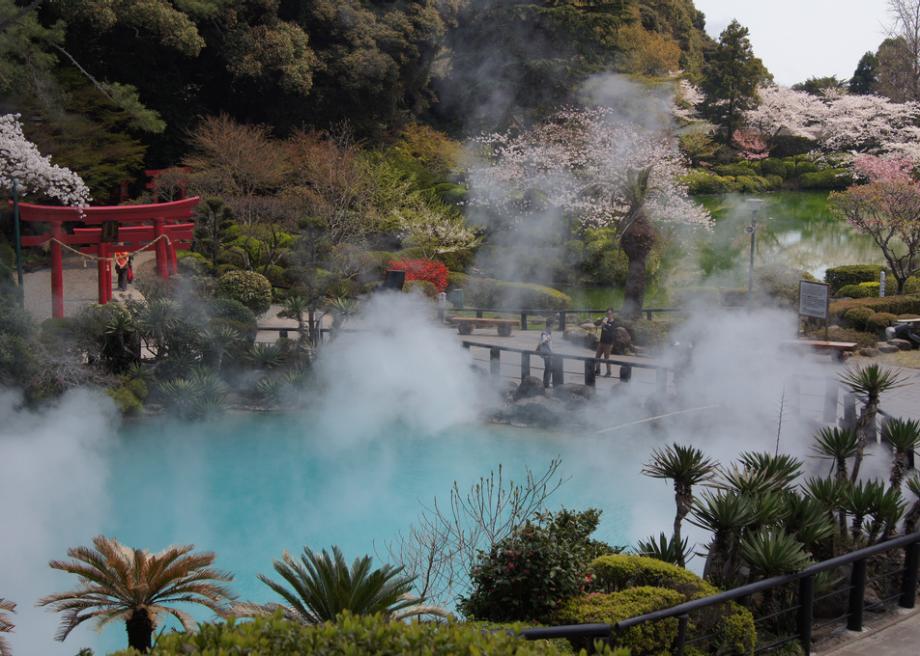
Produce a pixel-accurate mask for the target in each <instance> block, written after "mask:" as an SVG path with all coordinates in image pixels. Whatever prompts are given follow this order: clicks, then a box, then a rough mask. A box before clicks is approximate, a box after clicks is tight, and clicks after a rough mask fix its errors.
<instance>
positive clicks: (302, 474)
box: [68, 408, 670, 653]
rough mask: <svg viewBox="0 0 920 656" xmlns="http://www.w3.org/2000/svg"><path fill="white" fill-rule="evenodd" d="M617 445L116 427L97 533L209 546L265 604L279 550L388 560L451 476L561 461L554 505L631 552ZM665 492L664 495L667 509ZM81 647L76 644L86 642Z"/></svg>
mask: <svg viewBox="0 0 920 656" xmlns="http://www.w3.org/2000/svg"><path fill="white" fill-rule="evenodd" d="M356 411H358V412H359V411H360V409H359V408H358V409H356ZM621 446H622V445H620V446H616V445H614V443H613V442H611V441H610V440H609V439H608V440H599V439H597V438H590V437H585V436H577V435H574V436H573V435H552V434H545V433H540V432H536V431H523V430H519V429H512V428H503V427H497V426H494V427H493V426H482V425H470V426H465V427H460V428H455V429H452V430H450V431H448V432H446V433H442V434H439V435H417V434H411V433H408V432H406V431H405V429H401V428H398V427H394V428H392V429H391V430H384V431H383V435H382V436H381V437H377V438H373V439H369V440H361V441H358V442H352V443H350V444H340V443H337V441H336V436H335V435H328V434H316V433H313V432H312V431H311V429H310V422H309V420H308V419H305V418H303V417H284V416H277V415H271V416H268V415H266V416H259V415H245V416H228V417H225V418H223V419H221V420H219V421H216V422H211V423H207V424H193V425H180V424H170V423H162V422H159V421H158V422H155V423H154V422H146V423H139V424H134V425H131V426H128V427H126V428H124V429H123V430H122V432H121V434H120V435H119V437H118V439H117V440H116V441H115V443H114V446H113V447H112V448H110V449H109V451H108V454H107V455H106V459H107V461H108V462H107V464H108V471H109V473H108V482H107V495H108V498H109V502H108V503H109V510H108V513H107V519H106V520H105V523H104V526H103V527H102V530H103V531H104V532H105V533H106V534H108V535H114V536H117V537H118V539H119V540H121V541H122V542H124V543H125V544H128V545H132V546H139V547H146V548H149V549H151V550H159V549H162V548H163V547H165V546H167V545H169V544H172V543H178V544H189V543H191V544H195V545H196V547H197V548H198V549H207V550H213V551H215V552H216V553H217V562H216V565H217V566H218V567H220V568H222V569H226V570H230V571H231V572H233V573H234V575H235V581H234V583H233V584H232V587H233V589H234V591H235V592H236V593H237V594H238V595H239V596H240V598H241V599H247V600H253V601H269V600H272V599H273V597H272V594H271V592H270V591H269V590H268V588H266V587H265V586H264V585H263V584H262V583H260V582H259V581H258V580H257V579H256V575H257V574H258V573H266V574H268V573H271V563H272V560H273V559H275V558H278V557H279V556H280V555H281V553H282V552H283V551H284V550H285V549H287V550H289V551H291V552H293V553H296V552H299V551H300V550H301V549H302V547H303V545H308V546H310V547H311V548H314V549H320V548H323V547H329V546H331V545H333V544H337V545H339V546H340V547H341V548H342V549H343V551H344V552H345V555H346V558H348V559H349V560H350V559H351V558H353V557H355V556H356V555H360V554H364V553H369V554H372V555H373V554H381V555H383V554H385V548H384V547H385V543H386V542H387V541H388V540H392V539H394V538H395V537H396V536H397V534H398V533H399V532H400V531H405V530H406V529H407V528H408V527H409V526H410V525H411V524H412V522H413V520H414V519H415V518H416V517H417V515H418V513H419V511H420V510H421V509H422V506H423V504H425V505H429V504H430V503H431V501H432V499H433V498H435V497H438V498H440V499H446V498H447V497H448V495H449V492H450V487H451V484H452V482H453V481H455V480H456V481H458V482H459V483H460V486H461V489H465V488H468V487H469V485H470V484H472V483H474V482H475V481H476V480H477V479H478V478H479V477H480V476H481V475H486V474H488V473H489V471H490V470H491V469H495V468H497V467H498V465H499V464H501V465H503V466H504V467H505V468H506V470H507V472H508V473H509V474H511V475H512V476H513V477H515V478H520V477H521V475H522V474H523V472H524V471H525V468H527V467H530V468H531V469H533V470H534V471H536V472H543V471H545V469H546V467H547V466H548V464H549V463H550V461H551V460H552V459H553V458H555V457H561V458H562V462H563V464H562V468H561V470H560V471H561V473H562V475H563V476H565V477H570V478H571V479H572V480H569V481H568V482H566V483H565V484H564V485H563V486H562V488H560V490H559V491H557V492H556V493H555V494H554V495H553V496H552V497H551V500H550V504H549V506H550V507H551V508H554V509H555V508H559V507H561V506H565V507H569V508H586V507H589V506H593V507H599V508H602V509H603V511H604V516H603V520H602V525H601V528H600V530H599V532H598V534H597V536H598V537H599V538H600V539H603V540H606V541H608V542H610V543H614V544H625V543H630V542H633V541H634V539H635V537H637V536H633V535H630V527H629V524H630V505H631V503H632V502H631V499H630V495H629V494H627V493H625V492H624V490H625V489H626V488H625V487H624V486H625V485H627V481H628V479H630V478H632V479H638V478H641V477H640V476H639V474H638V462H635V463H629V464H627V460H628V459H624V458H623V457H622V456H619V457H618V456H617V455H616V453H617V452H618V451H620V448H621ZM641 451H642V452H641V453H638V452H637V453H636V457H637V458H641V457H642V456H644V455H645V450H644V449H641ZM669 497H670V495H669V494H668V492H667V491H666V490H664V489H662V502H663V503H664V504H669V503H670V499H669ZM375 560H377V559H375ZM198 616H199V617H202V616H204V617H206V616H207V612H205V613H204V614H199V615H198ZM80 639H81V644H80V645H77V644H75V645H74V646H82V644H84V643H85V642H86V639H84V636H83V635H81V636H80ZM68 642H69V641H68ZM123 645H124V630H123V627H121V626H113V627H111V628H109V629H106V630H105V632H104V633H103V634H102V635H101V636H99V637H98V643H97V644H96V645H93V646H94V647H96V649H97V653H106V651H108V650H113V649H116V648H120V647H122V646H123ZM74 651H76V650H74Z"/></svg>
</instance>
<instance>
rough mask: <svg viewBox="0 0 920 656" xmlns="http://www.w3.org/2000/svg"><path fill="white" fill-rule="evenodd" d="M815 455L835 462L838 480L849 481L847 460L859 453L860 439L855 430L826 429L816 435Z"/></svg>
mask: <svg viewBox="0 0 920 656" xmlns="http://www.w3.org/2000/svg"><path fill="white" fill-rule="evenodd" d="M813 450H814V451H815V454H816V455H817V457H819V458H825V459H827V460H832V461H833V462H834V471H835V475H836V477H837V480H838V481H840V482H841V483H842V482H845V481H846V480H847V460H849V459H850V458H855V457H856V454H857V453H859V437H858V436H857V435H856V431H855V430H846V429H842V428H836V427H834V428H831V427H829V426H828V427H825V428H822V429H821V430H819V431H818V432H817V433H816V434H815V445H814V447H813Z"/></svg>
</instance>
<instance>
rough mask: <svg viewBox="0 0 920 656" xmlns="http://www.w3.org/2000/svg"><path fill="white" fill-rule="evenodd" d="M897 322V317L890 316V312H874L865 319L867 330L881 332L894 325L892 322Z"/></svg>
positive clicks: (894, 315)
mask: <svg viewBox="0 0 920 656" xmlns="http://www.w3.org/2000/svg"><path fill="white" fill-rule="evenodd" d="M897 320H898V315H896V314H892V313H891V312H876V313H875V314H873V315H872V316H871V317H869V318H868V319H866V327H867V328H868V329H869V330H877V331H879V332H881V331H883V330H885V328H887V327H888V326H891V325H894V322H895V321H897Z"/></svg>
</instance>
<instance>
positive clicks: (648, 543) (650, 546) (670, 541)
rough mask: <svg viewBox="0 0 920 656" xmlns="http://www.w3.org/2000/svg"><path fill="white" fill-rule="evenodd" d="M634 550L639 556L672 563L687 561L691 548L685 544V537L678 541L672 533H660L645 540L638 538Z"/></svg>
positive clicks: (677, 563)
mask: <svg viewBox="0 0 920 656" xmlns="http://www.w3.org/2000/svg"><path fill="white" fill-rule="evenodd" d="M635 551H636V553H637V554H639V555H640V556H647V557H649V558H654V559H655V560H663V561H664V562H666V563H671V564H672V565H679V564H680V563H685V562H687V559H688V558H689V557H690V554H691V549H690V547H689V546H688V545H687V538H684V539H682V540H681V541H680V542H679V543H678V542H677V540H675V539H674V536H673V535H672V536H671V537H668V536H667V535H665V534H664V533H660V534H659V535H658V537H657V538H656V537H655V536H654V535H650V536H649V537H648V539H646V540H639V542H638V543H637V544H636V549H635Z"/></svg>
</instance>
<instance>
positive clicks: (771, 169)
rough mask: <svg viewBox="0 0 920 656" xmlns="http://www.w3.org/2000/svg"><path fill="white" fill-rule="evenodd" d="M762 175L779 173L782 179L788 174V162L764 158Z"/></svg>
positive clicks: (761, 164)
mask: <svg viewBox="0 0 920 656" xmlns="http://www.w3.org/2000/svg"><path fill="white" fill-rule="evenodd" d="M760 173H761V175H778V176H779V177H780V178H781V179H782V178H785V177H786V175H788V174H787V171H786V164H785V162H783V161H782V160H778V159H769V158H768V159H764V160H761V162H760Z"/></svg>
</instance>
